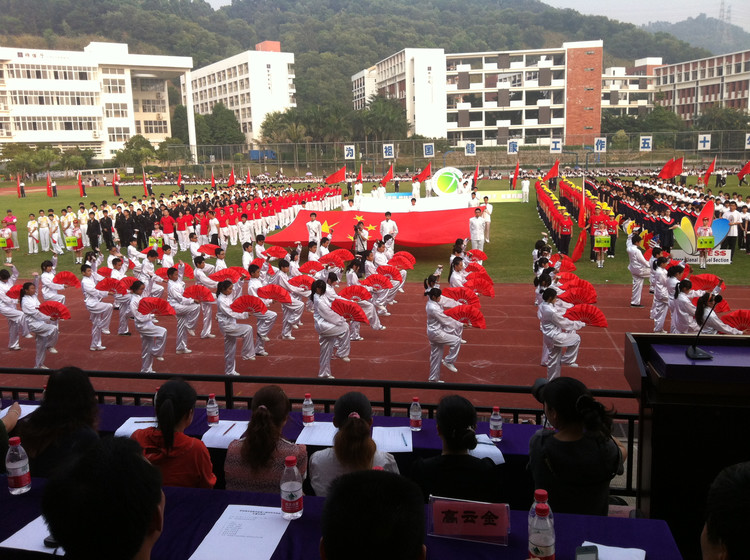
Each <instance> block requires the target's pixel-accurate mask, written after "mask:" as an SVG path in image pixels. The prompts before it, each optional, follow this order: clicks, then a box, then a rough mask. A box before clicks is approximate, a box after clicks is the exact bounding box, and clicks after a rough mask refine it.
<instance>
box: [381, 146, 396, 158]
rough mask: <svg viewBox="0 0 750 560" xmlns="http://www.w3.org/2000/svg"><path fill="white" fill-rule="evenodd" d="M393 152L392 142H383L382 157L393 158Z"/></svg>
mask: <svg viewBox="0 0 750 560" xmlns="http://www.w3.org/2000/svg"><path fill="white" fill-rule="evenodd" d="M394 157H396V156H395V152H394V150H393V144H383V159H393V158H394Z"/></svg>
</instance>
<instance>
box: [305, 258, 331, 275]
mask: <svg viewBox="0 0 750 560" xmlns="http://www.w3.org/2000/svg"><path fill="white" fill-rule="evenodd" d="M324 268H325V267H324V266H323V265H322V264H320V263H319V262H318V261H307V262H306V263H305V264H303V265H302V266H300V267H299V271H300V272H302V273H303V274H314V273H316V272H320V271H321V270H323V269H324Z"/></svg>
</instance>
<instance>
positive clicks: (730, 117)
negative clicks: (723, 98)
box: [694, 103, 750, 130]
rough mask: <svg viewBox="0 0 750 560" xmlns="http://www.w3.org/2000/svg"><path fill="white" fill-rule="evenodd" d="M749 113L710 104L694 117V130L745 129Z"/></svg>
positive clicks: (749, 119) (749, 117)
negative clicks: (705, 109)
mask: <svg viewBox="0 0 750 560" xmlns="http://www.w3.org/2000/svg"><path fill="white" fill-rule="evenodd" d="M749 121H750V115H748V113H747V112H746V111H740V110H739V109H733V108H731V107H722V106H721V105H719V104H718V103H716V104H715V105H712V106H711V107H710V108H709V109H708V110H707V111H704V112H703V114H702V115H701V116H699V117H698V118H697V119H695V124H694V128H695V129H696V130H747V128H748V122H749Z"/></svg>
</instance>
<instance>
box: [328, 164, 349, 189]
mask: <svg viewBox="0 0 750 560" xmlns="http://www.w3.org/2000/svg"><path fill="white" fill-rule="evenodd" d="M342 181H346V165H345V166H344V167H342V168H341V169H339V170H338V171H336V172H335V173H331V174H330V175H329V176H328V177H326V185H333V184H334V183H340V182H342Z"/></svg>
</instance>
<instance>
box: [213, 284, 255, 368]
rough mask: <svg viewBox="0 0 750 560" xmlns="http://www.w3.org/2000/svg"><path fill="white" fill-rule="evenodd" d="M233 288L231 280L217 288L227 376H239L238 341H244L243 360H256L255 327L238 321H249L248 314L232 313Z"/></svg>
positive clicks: (217, 304) (217, 314) (217, 302)
mask: <svg viewBox="0 0 750 560" xmlns="http://www.w3.org/2000/svg"><path fill="white" fill-rule="evenodd" d="M232 291H233V286H232V282H231V280H223V281H221V282H219V285H218V286H217V288H216V319H217V322H218V323H219V329H220V330H221V332H222V333H223V334H224V373H225V374H227V375H239V373H238V372H237V370H236V369H235V353H236V351H237V339H242V352H241V353H242V359H243V360H254V359H255V343H254V342H253V327H251V326H250V325H241V324H238V323H237V319H247V318H248V317H249V315H248V314H247V313H237V312H236V311H232V308H231V307H230V306H231V304H232V301H233V299H232Z"/></svg>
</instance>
